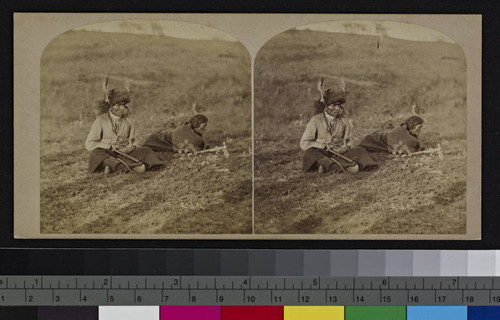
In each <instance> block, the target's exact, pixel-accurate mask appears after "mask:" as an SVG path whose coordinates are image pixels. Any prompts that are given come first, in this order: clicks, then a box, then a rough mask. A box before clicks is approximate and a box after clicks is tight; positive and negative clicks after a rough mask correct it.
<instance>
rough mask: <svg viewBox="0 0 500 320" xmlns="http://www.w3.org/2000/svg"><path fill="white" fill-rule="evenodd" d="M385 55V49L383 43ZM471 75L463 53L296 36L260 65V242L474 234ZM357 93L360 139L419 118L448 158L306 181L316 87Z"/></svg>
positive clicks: (271, 46) (398, 160)
mask: <svg viewBox="0 0 500 320" xmlns="http://www.w3.org/2000/svg"><path fill="white" fill-rule="evenodd" d="M378 41H380V43H379V48H377V42H378ZM465 68H466V63H465V58H464V55H463V52H462V51H461V49H460V47H459V46H457V45H454V44H449V43H437V42H412V41H405V40H398V39H391V38H383V39H380V38H378V37H374V36H363V35H350V34H336V33H325V32H314V31H297V30H291V31H288V32H285V33H283V34H280V35H279V36H277V37H275V38H273V39H272V40H271V41H269V42H268V43H267V44H266V45H265V46H264V47H263V48H262V49H261V50H260V51H259V54H258V56H257V58H256V61H255V75H254V79H255V110H254V113H255V116H254V121H255V128H254V132H255V133H254V134H255V232H256V233H259V234H261V233H265V234H283V233H286V234H463V233H465V232H466V201H465V194H466V137H467V134H466V108H467V106H466V69H465ZM322 76H324V77H325V85H326V87H327V88H328V87H329V86H332V85H335V84H336V83H337V82H338V81H339V79H340V78H343V79H344V80H345V81H346V84H347V90H348V91H349V92H350V94H349V96H348V101H347V103H346V104H345V107H346V109H347V110H348V113H349V117H351V118H352V119H353V122H354V125H355V128H354V135H355V136H357V137H361V136H362V135H363V134H368V133H372V132H378V131H381V130H382V129H383V127H382V126H383V124H384V123H385V122H386V121H388V120H389V119H390V114H392V115H393V120H392V122H393V124H394V125H395V126H397V125H399V124H400V123H401V122H403V120H404V119H405V118H407V117H408V116H410V115H411V106H412V105H413V104H416V106H417V110H418V111H419V112H420V113H421V116H422V117H423V118H424V119H425V121H426V123H425V126H424V130H423V132H422V134H421V141H422V142H423V145H424V146H425V147H427V148H433V147H436V146H437V145H438V144H440V145H441V147H442V149H443V157H442V159H440V158H439V157H438V156H437V155H422V156H413V157H391V156H382V155H376V156H377V158H378V160H379V166H378V168H376V169H374V170H371V171H369V172H361V173H360V174H358V175H356V176H353V175H346V174H326V175H318V174H316V173H307V174H305V173H303V172H301V164H302V155H303V152H302V150H301V149H300V147H299V141H300V138H301V136H302V133H303V131H304V129H305V126H306V124H307V122H308V121H309V119H310V117H311V116H312V111H313V107H312V105H313V101H314V100H315V99H318V97H319V93H318V91H317V89H316V84H317V81H318V80H319V79H320V78H321V77H322Z"/></svg>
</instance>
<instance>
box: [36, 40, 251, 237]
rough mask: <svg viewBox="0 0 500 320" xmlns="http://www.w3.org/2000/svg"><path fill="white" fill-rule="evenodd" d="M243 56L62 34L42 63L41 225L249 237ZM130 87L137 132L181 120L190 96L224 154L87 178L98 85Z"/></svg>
mask: <svg viewBox="0 0 500 320" xmlns="http://www.w3.org/2000/svg"><path fill="white" fill-rule="evenodd" d="M250 68H251V67H250V57H249V54H248V52H247V51H246V49H245V48H244V47H243V46H242V45H241V44H239V43H236V42H226V41H202V40H183V39H176V38H170V37H157V36H149V35H125V34H112V33H98V32H88V31H71V32H67V33H65V34H63V35H61V36H59V37H57V38H56V39H55V40H53V41H52V42H51V43H50V44H49V45H48V46H47V48H46V49H45V51H44V54H43V56H42V59H41V119H40V121H41V155H40V156H41V159H40V161H41V173H40V180H41V232H42V233H120V234H121V233H128V234H133V233H142V234H179V233H189V234H194V233H197V234H220V233H231V234H237V233H251V232H252V225H251V222H252V211H251V210H252V150H251V134H252V131H251V117H252V115H251V77H250V73H251V72H250V71H251V69H250ZM107 76H109V77H110V85H111V86H112V87H113V86H117V85H123V82H122V81H123V80H124V79H125V78H127V79H129V82H130V88H131V90H132V92H133V96H132V103H131V104H130V109H131V111H132V113H133V117H134V118H135V120H136V122H137V124H138V126H139V128H138V129H139V132H140V134H139V137H144V136H146V135H148V134H151V133H154V132H157V131H160V130H172V128H173V127H175V126H178V125H180V124H181V123H183V122H185V121H187V120H188V119H189V118H190V116H192V115H193V113H191V106H192V104H193V103H194V102H196V103H198V104H199V105H201V107H202V108H204V110H205V111H203V112H202V113H203V114H205V115H207V116H208V118H209V127H208V130H207V132H206V134H205V138H206V140H207V142H208V144H209V145H210V146H213V147H215V146H220V145H222V143H223V142H225V143H226V145H227V147H228V151H229V157H227V158H226V157H225V156H224V155H223V154H222V153H221V154H203V155H195V156H186V155H184V156H181V155H174V154H168V153H165V154H162V155H161V156H162V157H163V158H164V160H165V167H164V168H162V169H160V170H157V171H151V172H146V174H144V175H143V176H137V175H133V174H121V175H112V176H103V175H101V174H92V175H90V174H87V173H86V170H87V163H88V154H89V153H88V152H87V151H86V150H85V148H84V142H85V139H86V136H87V133H88V131H89V129H90V125H91V124H92V122H93V121H94V119H95V115H94V106H95V104H96V101H97V100H98V99H102V98H103V97H104V94H103V92H102V89H101V84H102V82H103V80H104V79H105V78H106V77H107Z"/></svg>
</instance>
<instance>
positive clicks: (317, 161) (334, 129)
mask: <svg viewBox="0 0 500 320" xmlns="http://www.w3.org/2000/svg"><path fill="white" fill-rule="evenodd" d="M319 89H320V92H321V99H320V100H319V101H318V102H317V103H316V105H315V107H316V110H317V112H319V113H318V114H316V115H314V116H313V117H312V118H311V120H310V121H309V123H308V124H307V126H306V129H305V131H304V134H303V135H302V139H301V140H300V147H301V148H302V150H304V151H305V152H304V158H303V163H302V170H303V171H305V172H307V171H314V170H317V171H318V172H319V173H324V172H329V171H334V172H337V173H340V172H344V171H345V172H349V173H357V172H358V171H359V170H360V169H364V168H366V167H369V166H374V165H376V162H375V160H374V159H373V158H372V157H371V156H370V154H369V153H368V152H367V151H366V150H364V149H362V148H351V147H350V146H349V144H348V143H349V138H350V125H349V121H348V119H346V118H345V117H344V115H345V110H344V107H343V104H344V103H345V101H346V96H347V92H346V91H345V87H344V86H343V87H342V90H341V91H338V92H335V91H334V90H332V89H328V90H326V92H324V91H323V88H322V85H321V87H320V88H319Z"/></svg>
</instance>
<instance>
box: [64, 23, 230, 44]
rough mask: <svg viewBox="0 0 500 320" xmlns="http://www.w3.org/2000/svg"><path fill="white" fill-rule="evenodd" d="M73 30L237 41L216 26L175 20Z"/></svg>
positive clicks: (89, 26) (114, 24) (100, 25)
mask: <svg viewBox="0 0 500 320" xmlns="http://www.w3.org/2000/svg"><path fill="white" fill-rule="evenodd" d="M74 30H86V31H99V32H114V33H131V34H148V35H156V36H168V37H174V38H182V39H190V40H221V41H232V42H238V40H237V39H235V38H234V37H232V36H230V35H229V34H227V33H225V32H222V31H220V30H218V29H216V28H212V27H209V26H205V25H202V24H197V23H192V22H184V21H175V20H119V21H110V22H103V23H96V24H91V25H86V26H83V27H79V28H75V29H74Z"/></svg>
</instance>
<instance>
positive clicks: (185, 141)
mask: <svg viewBox="0 0 500 320" xmlns="http://www.w3.org/2000/svg"><path fill="white" fill-rule="evenodd" d="M207 125H208V118H207V117H206V116H204V115H202V114H196V115H194V116H193V117H191V119H189V121H188V122H186V123H184V124H183V125H181V126H179V127H177V128H175V129H174V131H172V132H157V133H153V134H152V135H150V136H148V137H147V138H146V139H145V140H144V141H143V142H142V143H141V145H142V146H145V147H149V148H151V149H152V150H154V151H172V152H179V153H182V152H196V151H201V150H204V149H206V148H207V146H206V145H205V140H204V138H203V134H204V133H205V131H206V129H207Z"/></svg>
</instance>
